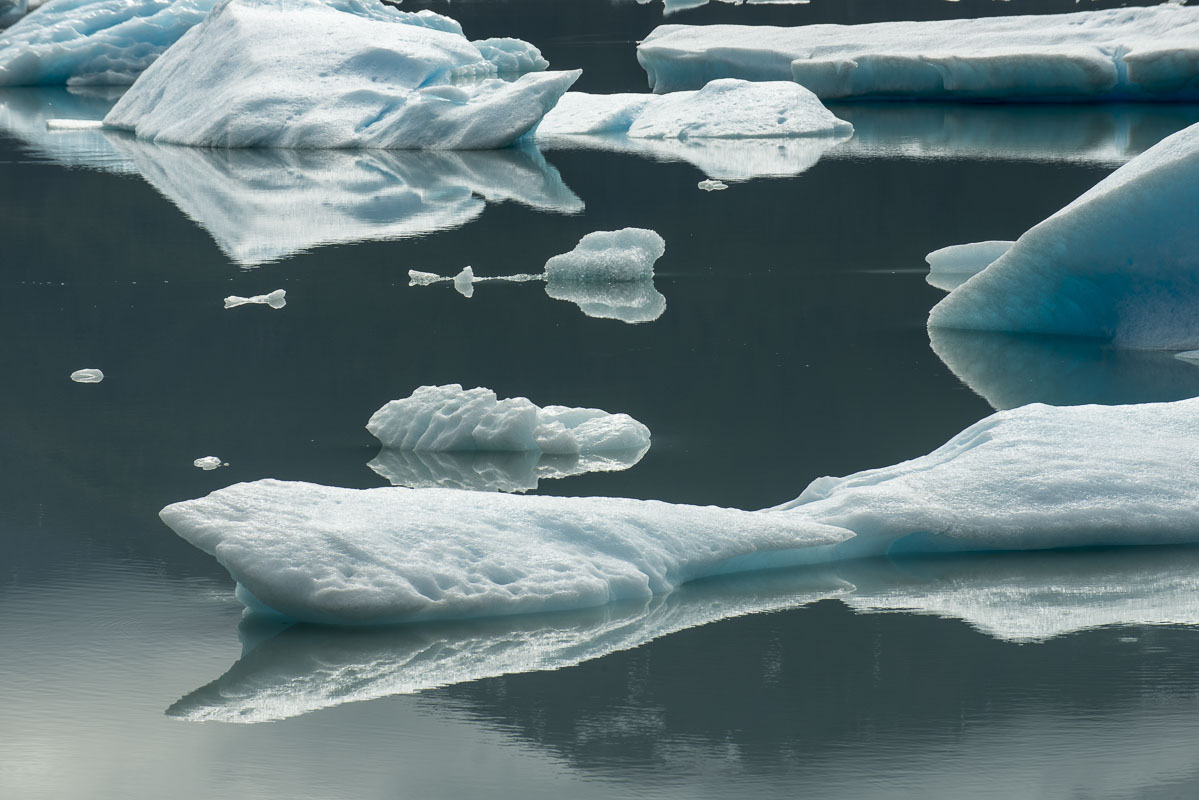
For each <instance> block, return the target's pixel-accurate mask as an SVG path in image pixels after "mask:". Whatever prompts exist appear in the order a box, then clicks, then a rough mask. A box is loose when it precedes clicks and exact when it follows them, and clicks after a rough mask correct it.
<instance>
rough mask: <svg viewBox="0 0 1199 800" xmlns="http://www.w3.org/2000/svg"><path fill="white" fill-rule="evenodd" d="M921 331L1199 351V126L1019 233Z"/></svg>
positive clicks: (939, 306)
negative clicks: (960, 331)
mask: <svg viewBox="0 0 1199 800" xmlns="http://www.w3.org/2000/svg"><path fill="white" fill-rule="evenodd" d="M928 324H929V326H930V327H944V328H960V329H971V330H997V331H1020V332H1029V333H1048V334H1061V335H1070V336H1090V337H1097V338H1101V339H1107V340H1110V341H1112V343H1113V344H1115V345H1117V346H1119V347H1128V348H1136V349H1148V350H1153V349H1161V350H1185V349H1190V348H1194V347H1199V125H1192V126H1191V127H1189V128H1186V129H1185V130H1182V131H1180V132H1178V133H1176V134H1174V135H1173V136H1170V137H1168V138H1166V139H1165V140H1163V141H1162V142H1160V143H1158V144H1157V145H1156V146H1154V147H1152V148H1150V149H1149V150H1147V151H1145V152H1144V153H1142V154H1141V155H1139V156H1137V157H1136V158H1134V159H1133V160H1132V161H1129V162H1128V163H1127V164H1125V165H1124V166H1123V167H1121V168H1120V169H1118V170H1116V171H1115V172H1113V173H1112V174H1111V175H1109V176H1108V177H1107V178H1105V179H1104V180H1102V181H1100V182H1099V183H1098V184H1097V185H1096V186H1095V187H1094V188H1092V189H1091V190H1090V191H1088V192H1086V193H1084V194H1083V195H1082V196H1081V197H1079V198H1078V199H1077V200H1075V201H1074V202H1073V203H1070V204H1069V205H1068V206H1066V207H1065V208H1063V209H1062V210H1061V211H1058V212H1057V213H1056V214H1054V215H1053V216H1051V217H1049V218H1048V219H1046V220H1045V221H1044V222H1041V223H1040V224H1038V225H1036V226H1035V227H1033V228H1031V229H1029V230H1028V231H1027V232H1026V233H1025V234H1024V235H1023V236H1021V237H1020V238H1019V239H1018V240H1017V241H1016V243H1015V244H1013V245H1012V246H1011V248H1010V249H1008V250H1007V251H1006V252H1005V253H1004V254H1003V255H1002V256H1000V257H999V258H998V259H997V260H996V261H995V262H994V263H992V264H991V265H990V266H988V267H987V268H986V269H984V270H982V271H981V272H979V273H978V274H977V275H975V276H974V277H972V278H970V279H969V280H967V281H966V282H965V283H963V284H962V285H961V286H959V287H958V288H956V289H954V290H953V291H952V292H950V294H949V296H948V297H946V298H945V299H944V300H942V301H941V302H940V303H939V304H937V305H936V306H935V307H934V308H933V310H932V312H931V313H930V314H929V320H928Z"/></svg>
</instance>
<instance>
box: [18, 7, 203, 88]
mask: <svg viewBox="0 0 1199 800" xmlns="http://www.w3.org/2000/svg"><path fill="white" fill-rule="evenodd" d="M212 5H213V0H50V2H48V3H46V4H44V5H43V6H41V7H40V8H38V9H37V10H36V11H33V12H31V13H29V14H28V15H26V16H24V17H22V18H21V19H20V20H19V21H18V22H17V23H16V24H15V25H13V26H12V27H11V28H9V29H7V30H5V31H0V86H32V85H39V84H40V85H45V84H64V83H71V84H119V85H120V84H123V85H128V84H130V83H133V81H134V80H136V78H137V76H138V75H139V74H141V72H142V71H143V70H145V69H146V67H148V66H150V64H152V63H153V62H154V60H155V59H157V58H158V57H159V56H160V55H161V54H162V53H163V51H165V50H166V49H167V48H169V47H170V46H171V45H172V44H174V43H175V42H176V41H177V40H178V39H179V38H180V37H181V36H183V34H184V33H186V32H187V31H188V30H189V29H190V28H191V27H192V26H194V25H195V24H196V23H198V22H200V20H202V19H204V15H205V14H207V13H208V10H209V9H210V8H212ZM0 13H2V11H0Z"/></svg>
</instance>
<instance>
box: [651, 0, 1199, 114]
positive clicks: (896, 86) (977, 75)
mask: <svg viewBox="0 0 1199 800" xmlns="http://www.w3.org/2000/svg"><path fill="white" fill-rule="evenodd" d="M637 60H638V61H640V62H641V65H642V66H643V67H644V68H645V70H646V72H647V73H648V75H649V83H650V87H651V88H652V89H653V90H654V91H655V92H675V91H679V90H683V89H697V88H699V87H700V86H703V85H704V84H705V83H707V82H708V81H710V80H712V79H714V78H743V79H746V80H754V81H779V80H794V81H795V82H797V83H800V84H802V85H804V86H806V87H808V88H809V89H811V90H812V91H813V92H815V93H816V94H817V95H819V96H820V97H821V98H825V99H829V98H871V97H905V98H914V97H923V98H940V99H952V100H958V99H965V100H975V99H1038V100H1044V99H1055V100H1096V99H1129V100H1180V99H1195V98H1199V8H1187V7H1184V6H1181V5H1179V4H1171V3H1167V4H1164V5H1160V6H1154V7H1150V8H1120V9H1111V10H1105V11H1082V12H1077V13H1073V14H1053V15H1036V16H1010V17H987V18H982V19H957V20H938V21H929V22H877V23H870V24H865V25H804V26H798V27H789V28H780V27H771V26H751V25H702V26H691V25H663V26H660V27H659V28H657V29H655V30H654V31H653V32H652V33H651V34H650V35H649V36H648V37H647V38H646V39H645V40H644V41H643V42H642V43H641V44H640V45H638V48H637Z"/></svg>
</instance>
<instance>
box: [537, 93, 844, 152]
mask: <svg viewBox="0 0 1199 800" xmlns="http://www.w3.org/2000/svg"><path fill="white" fill-rule="evenodd" d="M852 132H853V126H852V125H850V124H849V123H848V122H845V121H844V120H840V119H838V118H837V117H835V116H834V115H833V114H832V112H830V111H829V110H828V109H827V108H825V107H824V105H823V104H822V103H821V102H820V100H819V99H818V98H817V97H816V95H814V94H812V93H811V92H809V91H808V90H807V89H805V88H803V87H802V86H800V85H798V84H796V83H792V82H790V81H774V82H769V83H753V82H750V81H743V80H735V79H725V80H715V81H712V82H711V83H709V84H707V85H706V86H704V87H703V88H702V89H700V90H698V91H693V92H674V93H672V94H667V95H637V94H616V95H602V94H585V93H582V92H567V93H566V94H565V95H563V98H562V100H560V101H559V103H558V105H557V106H555V107H554V108H553V109H552V110H551V111H550V112H549V113H547V114H546V115H545V119H544V120H542V123H541V125H540V126H539V127H538V129H537V136H538V137H539V138H546V137H555V136H577V135H591V134H604V133H625V134H627V135H628V136H629V137H631V138H634V139H682V140H690V139H763V138H784V137H795V136H823V135H834V136H847V135H849V134H850V133H852Z"/></svg>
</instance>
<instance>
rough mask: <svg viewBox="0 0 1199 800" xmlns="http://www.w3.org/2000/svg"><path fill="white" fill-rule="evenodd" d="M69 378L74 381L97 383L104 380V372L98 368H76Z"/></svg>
mask: <svg viewBox="0 0 1199 800" xmlns="http://www.w3.org/2000/svg"><path fill="white" fill-rule="evenodd" d="M71 380H73V381H75V383H99V382H100V381H102V380H104V373H103V372H101V371H100V370H98V369H91V368H88V369H77V370H75V371H74V372H72V373H71Z"/></svg>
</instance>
